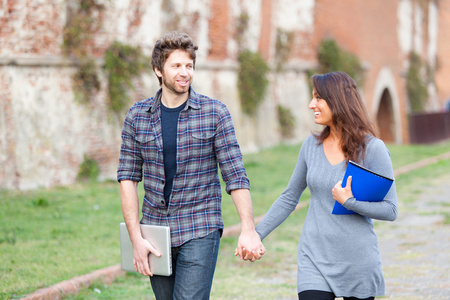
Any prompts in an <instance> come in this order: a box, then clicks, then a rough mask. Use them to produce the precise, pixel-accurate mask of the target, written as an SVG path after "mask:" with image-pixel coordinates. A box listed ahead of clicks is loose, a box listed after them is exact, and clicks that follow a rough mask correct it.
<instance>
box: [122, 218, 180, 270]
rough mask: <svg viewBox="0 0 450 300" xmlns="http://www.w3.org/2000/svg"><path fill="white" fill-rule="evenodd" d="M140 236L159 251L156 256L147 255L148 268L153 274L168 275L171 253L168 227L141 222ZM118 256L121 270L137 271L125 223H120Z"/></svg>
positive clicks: (170, 267) (170, 265)
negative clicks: (158, 255)
mask: <svg viewBox="0 0 450 300" xmlns="http://www.w3.org/2000/svg"><path fill="white" fill-rule="evenodd" d="M141 233H142V237H143V238H144V239H146V240H147V241H149V242H150V244H152V246H153V247H155V248H156V249H157V250H158V251H159V252H160V253H161V256H160V257H157V256H155V255H153V254H150V255H149V262H150V270H151V272H152V273H153V274H154V275H163V276H170V275H171V274H172V254H171V243H170V228H169V227H168V226H156V225H145V224H141ZM120 257H121V265H122V270H124V271H127V272H137V271H136V269H135V268H134V265H133V246H132V244H131V240H130V235H129V234H128V230H127V226H126V224H125V223H123V222H122V223H120Z"/></svg>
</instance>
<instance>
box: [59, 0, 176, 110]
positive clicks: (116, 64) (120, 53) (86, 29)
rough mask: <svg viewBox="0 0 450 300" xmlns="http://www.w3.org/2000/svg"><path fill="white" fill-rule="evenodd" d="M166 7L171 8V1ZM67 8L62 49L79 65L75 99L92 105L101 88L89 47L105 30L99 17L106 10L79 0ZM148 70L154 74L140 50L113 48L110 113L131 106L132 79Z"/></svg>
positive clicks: (116, 45)
mask: <svg viewBox="0 0 450 300" xmlns="http://www.w3.org/2000/svg"><path fill="white" fill-rule="evenodd" d="M164 3H166V5H169V6H170V5H171V1H170V0H166V1H164ZM67 8H68V18H67V23H66V26H65V28H64V32H63V45H62V49H63V52H64V54H65V55H67V56H72V57H75V58H77V59H78V62H79V65H78V69H77V71H76V72H75V74H74V76H73V83H74V85H73V86H74V94H75V99H76V100H77V101H80V102H82V103H89V102H90V101H91V99H92V97H93V96H94V95H95V94H96V93H97V92H98V91H99V90H100V88H101V84H100V79H99V76H98V71H99V70H98V66H97V64H96V62H95V59H94V58H93V57H92V55H91V52H92V49H90V47H91V44H92V42H91V41H92V38H93V34H94V33H95V32H97V31H98V30H99V29H100V28H101V26H102V21H101V18H99V17H98V16H99V14H100V12H101V11H102V10H103V9H104V8H105V7H104V5H103V4H98V3H97V2H96V1H95V0H77V1H73V2H68V4H67ZM147 69H150V70H151V62H150V60H149V59H148V58H147V57H145V56H144V55H143V54H142V51H141V49H140V48H138V47H133V46H130V45H126V44H123V43H119V42H113V43H112V44H111V46H110V47H109V48H108V49H107V51H106V53H105V66H104V70H105V71H106V73H107V74H108V88H107V89H108V98H107V106H108V108H109V110H110V111H112V112H115V113H119V112H121V111H122V110H123V109H124V108H125V107H126V106H127V105H128V103H129V100H128V96H127V92H128V91H129V90H132V89H133V84H132V80H133V78H135V77H137V76H139V75H141V74H142V72H144V71H145V70H147Z"/></svg>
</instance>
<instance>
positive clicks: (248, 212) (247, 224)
mask: <svg viewBox="0 0 450 300" xmlns="http://www.w3.org/2000/svg"><path fill="white" fill-rule="evenodd" d="M231 198H232V199H233V202H234V205H235V206H236V210H237V212H238V214H239V218H240V219H241V231H246V230H254V229H255V222H254V220H253V205H252V199H251V196H250V191H249V190H247V189H238V190H233V191H231Z"/></svg>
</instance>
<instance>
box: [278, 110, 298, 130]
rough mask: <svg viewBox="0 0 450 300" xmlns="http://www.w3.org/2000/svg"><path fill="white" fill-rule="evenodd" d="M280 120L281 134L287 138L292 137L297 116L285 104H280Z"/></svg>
mask: <svg viewBox="0 0 450 300" xmlns="http://www.w3.org/2000/svg"><path fill="white" fill-rule="evenodd" d="M278 120H279V122H280V128H281V135H282V136H283V137H285V138H289V137H292V136H293V135H294V126H295V117H294V116H293V115H292V113H291V111H290V110H289V109H288V108H286V107H284V106H283V105H278Z"/></svg>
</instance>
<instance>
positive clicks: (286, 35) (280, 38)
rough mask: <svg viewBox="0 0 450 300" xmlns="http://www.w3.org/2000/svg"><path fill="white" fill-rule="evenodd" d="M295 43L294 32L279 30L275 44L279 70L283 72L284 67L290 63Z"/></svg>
mask: <svg viewBox="0 0 450 300" xmlns="http://www.w3.org/2000/svg"><path fill="white" fill-rule="evenodd" d="M293 43H294V32H292V31H285V30H282V29H277V38H276V42H275V53H276V55H275V61H276V65H277V70H278V71H281V70H282V69H283V65H284V64H285V63H286V62H287V61H288V58H289V55H290V54H291V50H292V47H293Z"/></svg>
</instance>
